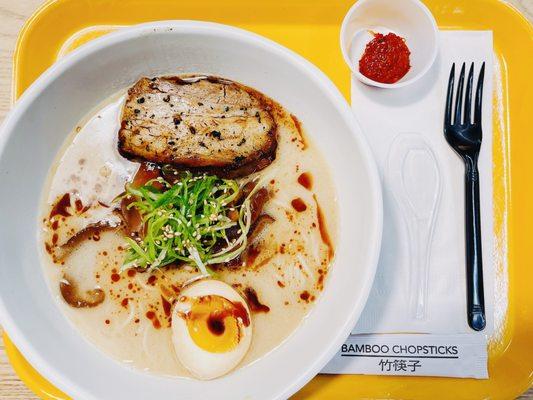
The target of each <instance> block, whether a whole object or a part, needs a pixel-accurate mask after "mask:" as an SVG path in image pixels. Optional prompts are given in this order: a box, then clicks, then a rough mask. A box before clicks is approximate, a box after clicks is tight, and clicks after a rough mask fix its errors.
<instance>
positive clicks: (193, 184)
mask: <svg viewBox="0 0 533 400" xmlns="http://www.w3.org/2000/svg"><path fill="white" fill-rule="evenodd" d="M240 190H241V188H240V187H239V184H238V182H237V181H235V180H232V179H221V178H218V177H216V176H211V175H201V176H194V175H192V174H191V173H188V172H185V173H183V174H181V176H180V177H179V179H177V180H176V181H175V182H173V184H170V183H169V182H167V181H166V180H165V179H163V178H161V177H159V178H156V179H152V180H149V181H148V182H146V183H145V184H144V185H143V186H141V187H133V186H132V185H127V186H126V192H125V193H124V195H123V196H122V198H123V197H127V198H128V199H129V200H130V202H129V204H128V206H127V207H128V209H129V208H132V207H135V208H136V209H137V211H138V212H139V213H140V215H141V218H142V222H143V234H141V235H139V236H138V237H134V238H130V237H128V238H127V241H128V244H129V249H128V252H127V255H126V258H125V260H124V264H123V266H122V269H128V268H143V269H147V270H153V269H155V268H161V267H164V266H167V265H169V264H173V263H186V264H189V265H193V266H195V267H196V268H197V269H198V270H199V271H200V272H201V273H202V274H205V275H208V274H212V273H213V272H212V270H211V269H210V268H209V265H212V264H218V263H223V262H228V261H231V260H233V259H234V258H236V257H238V256H239V255H240V254H241V253H242V252H243V250H244V249H245V248H246V244H247V234H248V231H249V229H250V224H251V211H250V197H251V196H252V194H253V193H254V192H255V190H253V191H252V192H251V193H249V194H248V196H247V197H246V198H245V199H244V201H242V202H240V204H235V203H236V202H235V200H236V199H237V198H238V196H239V191H240ZM128 196H129V197H128ZM229 229H232V235H230V236H231V237H230V236H228V233H229V232H230V231H229Z"/></svg>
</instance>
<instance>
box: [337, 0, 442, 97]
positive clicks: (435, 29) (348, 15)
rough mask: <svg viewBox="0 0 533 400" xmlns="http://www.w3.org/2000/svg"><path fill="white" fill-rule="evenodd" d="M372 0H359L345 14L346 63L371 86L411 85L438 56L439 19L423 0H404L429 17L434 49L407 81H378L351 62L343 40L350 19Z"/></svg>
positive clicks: (389, 87) (343, 24) (361, 79)
mask: <svg viewBox="0 0 533 400" xmlns="http://www.w3.org/2000/svg"><path fill="white" fill-rule="evenodd" d="M372 1H373V0H357V1H356V3H355V4H354V5H352V6H351V7H350V9H349V10H348V12H347V13H346V15H345V16H344V19H343V20H342V24H341V30H340V34H339V42H340V47H341V52H342V57H343V58H344V62H345V63H346V65H348V68H350V71H352V73H353V74H354V75H355V76H356V77H357V79H359V80H360V81H361V82H363V83H365V84H367V85H370V86H375V87H379V88H383V89H398V88H402V87H405V86H407V85H410V84H411V83H414V82H416V81H418V80H419V79H420V78H422V77H423V76H424V75H425V74H426V72H428V71H429V69H430V68H431V67H432V66H433V64H434V63H435V60H436V58H437V54H438V52H439V27H438V25H437V21H436V20H435V17H434V16H433V14H432V13H431V11H429V8H428V7H427V6H426V5H425V4H424V3H423V2H422V1H421V0H403V1H409V2H411V3H413V4H414V5H416V6H417V7H418V8H420V9H421V10H422V12H423V13H424V15H425V16H426V17H427V19H428V21H429V22H430V23H431V26H432V28H433V30H432V31H433V36H434V38H435V41H434V43H435V44H434V46H433V50H432V52H431V55H430V58H429V60H428V62H427V63H426V65H424V68H422V69H421V70H420V71H419V72H418V74H416V75H415V76H413V77H411V78H409V79H407V80H405V81H402V80H400V81H398V82H396V83H382V82H377V81H375V80H373V79H370V78H367V77H366V76H364V75H363V74H361V72H359V69H358V68H355V67H354V64H353V63H352V62H351V60H350V57H349V54H348V49H347V48H346V47H347V46H345V45H344V40H343V38H344V35H345V33H346V29H347V26H348V23H349V21H350V19H351V18H352V15H353V14H354V13H355V12H356V11H357V10H358V9H359V7H361V5H362V4H366V3H370V2H372ZM361 29H364V28H361ZM361 29H360V30H361Z"/></svg>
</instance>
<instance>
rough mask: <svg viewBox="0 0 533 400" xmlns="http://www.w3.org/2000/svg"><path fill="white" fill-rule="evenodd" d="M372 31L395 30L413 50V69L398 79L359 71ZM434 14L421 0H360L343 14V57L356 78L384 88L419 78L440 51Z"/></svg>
mask: <svg viewBox="0 0 533 400" xmlns="http://www.w3.org/2000/svg"><path fill="white" fill-rule="evenodd" d="M369 31H373V32H378V33H382V34H387V33H389V32H392V33H395V34H397V35H398V36H401V37H403V38H404V39H405V41H406V44H407V47H409V50H410V51H411V56H410V60H411V69H410V70H409V72H408V73H407V74H406V75H405V76H404V77H403V78H401V79H400V80H399V81H398V82H395V83H381V82H376V81H374V80H372V79H369V78H367V77H366V76H364V75H363V74H361V73H360V72H359V59H360V58H361V56H362V55H363V52H364V50H365V46H366V44H367V43H368V42H369V41H370V40H372V35H371V34H370V32H369ZM438 33H439V31H438V28H437V23H436V22H435V18H433V15H432V14H431V12H430V11H429V10H428V8H427V7H426V6H425V5H424V4H423V3H422V2H421V1H419V0H359V1H358V2H357V3H355V4H354V5H353V6H352V8H350V10H349V11H348V14H346V16H345V17H344V20H343V22H342V27H341V34H340V43H341V50H342V56H343V57H344V61H346V64H348V66H349V67H350V69H351V70H352V72H353V73H354V74H355V76H356V77H357V79H359V80H360V81H361V82H363V83H366V84H367V85H371V86H377V87H381V88H390V89H392V88H400V87H403V86H406V85H409V84H411V83H413V82H415V81H417V80H418V79H420V78H421V77H422V76H423V75H424V74H425V73H426V72H427V71H428V70H429V69H430V68H431V66H432V65H433V63H434V61H435V58H436V57H437V52H438V47H439V46H438V43H439V41H438Z"/></svg>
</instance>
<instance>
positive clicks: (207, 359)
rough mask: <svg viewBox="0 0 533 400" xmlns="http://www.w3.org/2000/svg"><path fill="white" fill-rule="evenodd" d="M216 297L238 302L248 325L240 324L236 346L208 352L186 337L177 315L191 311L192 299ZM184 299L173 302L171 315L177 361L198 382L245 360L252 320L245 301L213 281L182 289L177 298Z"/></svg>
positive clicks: (230, 288) (217, 374)
mask: <svg viewBox="0 0 533 400" xmlns="http://www.w3.org/2000/svg"><path fill="white" fill-rule="evenodd" d="M209 295H216V296H221V297H224V298H226V299H228V300H229V301H231V302H234V303H235V302H241V303H242V304H243V305H244V307H245V309H246V312H247V314H248V317H249V320H250V324H249V325H248V326H244V325H242V324H240V326H241V328H242V330H241V332H242V335H241V339H240V341H239V343H238V344H237V346H236V347H235V348H234V349H233V350H230V351H228V352H225V353H210V352H208V351H206V350H204V349H202V348H200V347H198V346H197V345H196V343H194V341H193V339H192V338H191V336H190V335H189V330H188V328H187V323H186V321H185V320H184V319H183V318H182V317H180V316H179V315H178V313H187V312H188V311H189V310H190V308H191V300H192V299H193V298H195V297H202V296H209ZM182 296H185V297H186V299H187V300H185V301H179V299H178V302H176V305H175V306H174V310H173V312H172V342H173V344H174V350H175V352H176V355H177V357H178V359H179V361H180V362H181V363H182V364H183V366H184V367H185V368H187V369H188V370H189V372H190V373H191V374H192V375H193V376H195V377H196V378H198V379H203V380H208V379H214V378H217V377H219V376H222V375H224V374H227V373H228V372H230V371H231V370H232V369H234V368H235V367H236V366H237V365H238V364H239V363H240V362H241V360H242V359H243V358H244V356H245V355H246V353H247V351H248V349H249V348H250V344H251V342H252V320H251V314H250V310H249V308H248V305H247V304H246V301H245V300H244V299H243V298H242V297H241V296H240V295H239V293H237V291H235V289H233V288H232V287H231V286H229V285H228V284H226V283H224V282H222V281H218V280H214V279H202V280H199V281H196V282H193V283H191V284H189V285H188V286H186V287H185V289H184V290H183V291H182V292H181V293H180V298H181V297H182Z"/></svg>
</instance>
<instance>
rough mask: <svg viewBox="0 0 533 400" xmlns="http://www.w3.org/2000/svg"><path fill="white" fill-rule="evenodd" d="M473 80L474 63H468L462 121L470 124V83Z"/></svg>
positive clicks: (471, 83)
mask: <svg viewBox="0 0 533 400" xmlns="http://www.w3.org/2000/svg"><path fill="white" fill-rule="evenodd" d="M473 81H474V63H472V64H470V70H469V71H468V78H467V80H466V92H465V112H464V116H463V118H464V123H465V124H470V123H471V122H472V116H471V114H472V113H471V112H470V109H471V106H472V85H473Z"/></svg>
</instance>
